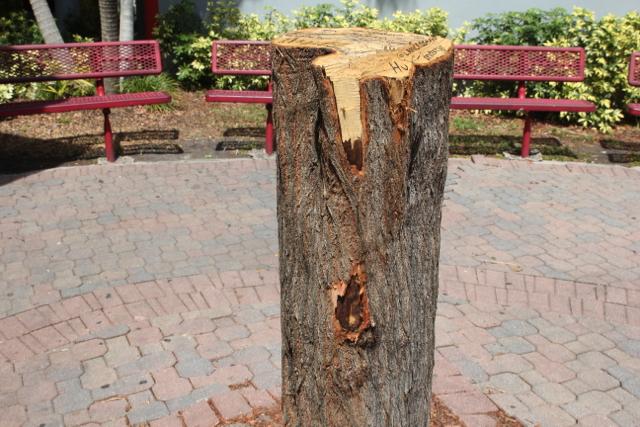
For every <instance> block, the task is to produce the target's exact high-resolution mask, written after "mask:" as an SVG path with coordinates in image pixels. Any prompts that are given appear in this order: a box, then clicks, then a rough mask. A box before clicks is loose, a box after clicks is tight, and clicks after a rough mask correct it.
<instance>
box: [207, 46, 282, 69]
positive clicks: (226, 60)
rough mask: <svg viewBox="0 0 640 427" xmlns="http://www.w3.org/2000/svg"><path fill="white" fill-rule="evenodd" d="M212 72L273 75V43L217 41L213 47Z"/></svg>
mask: <svg viewBox="0 0 640 427" xmlns="http://www.w3.org/2000/svg"><path fill="white" fill-rule="evenodd" d="M211 71H212V72H213V73H214V74H229V75H253V76H267V75H271V43H270V42H266V41H246V40H217V41H214V42H213V43H212V45H211Z"/></svg>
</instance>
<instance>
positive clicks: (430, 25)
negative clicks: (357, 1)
mask: <svg viewBox="0 0 640 427" xmlns="http://www.w3.org/2000/svg"><path fill="white" fill-rule="evenodd" d="M379 28H381V29H385V30H389V31H398V32H402V33H416V34H424V35H427V36H439V37H447V36H448V35H449V33H450V30H449V27H448V15H447V12H445V11H444V10H442V9H439V8H437V7H432V8H430V9H426V10H424V11H420V10H416V11H415V12H410V13H405V12H400V11H398V12H395V13H394V14H393V18H392V19H387V18H385V19H384V21H382V22H381V23H380V27H379Z"/></svg>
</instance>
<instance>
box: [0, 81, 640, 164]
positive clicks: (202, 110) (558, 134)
mask: <svg viewBox="0 0 640 427" xmlns="http://www.w3.org/2000/svg"><path fill="white" fill-rule="evenodd" d="M173 99H174V102H173V103H172V104H171V105H172V109H171V110H169V111H151V110H149V109H148V108H146V107H134V108H117V109H114V110H112V115H111V123H112V127H113V130H114V132H115V140H116V141H117V142H119V143H120V146H121V152H120V154H121V155H122V154H124V155H132V156H136V158H137V159H141V160H146V159H147V158H145V157H144V156H145V155H154V154H155V155H156V156H155V157H152V158H151V160H156V159H158V158H162V159H165V158H166V159H174V158H176V159H177V158H209V157H219V156H221V155H220V152H221V151H225V150H226V151H227V152H229V151H236V152H241V151H242V150H247V149H250V148H259V147H261V146H262V144H263V138H264V121H265V117H266V113H265V108H264V106H262V105H247V104H211V103H207V102H205V101H204V94H203V93H202V92H183V91H177V92H176V93H175V94H173ZM636 123H637V122H636ZM450 129H451V138H450V140H451V153H452V154H460V155H469V154H488V155H492V154H501V153H502V152H504V151H507V152H510V153H513V154H517V153H518V152H519V144H520V140H521V136H522V120H521V119H519V118H517V117H505V116H498V115H484V114H477V113H474V112H469V111H452V112H451V126H450ZM533 136H534V138H533V145H532V148H533V149H538V150H540V151H541V152H542V153H543V155H544V157H545V158H551V159H561V160H582V161H593V162H599V163H610V162H623V163H624V162H638V161H640V159H638V156H640V154H639V153H640V127H638V126H637V125H634V124H633V123H631V124H627V125H621V126H619V127H618V128H617V129H616V130H615V131H614V132H613V133H612V134H609V135H603V134H600V133H598V132H596V131H594V130H589V129H583V128H580V127H577V126H562V125H558V124H556V123H545V122H544V121H540V120H536V121H535V122H534V128H533ZM157 155H161V156H157ZM103 156H104V148H103V137H102V114H101V112H100V111H80V112H73V113H63V114H40V115H34V116H21V117H14V118H6V119H0V173H9V172H21V171H29V170H35V169H42V168H49V167H56V166H59V165H74V164H86V163H95V161H96V159H97V158H98V157H103ZM223 157H227V156H226V155H225V156H223Z"/></svg>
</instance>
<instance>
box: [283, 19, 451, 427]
mask: <svg viewBox="0 0 640 427" xmlns="http://www.w3.org/2000/svg"><path fill="white" fill-rule="evenodd" d="M273 45H274V51H273V81H274V121H275V128H276V142H277V145H278V159H277V162H278V227H279V244H280V255H279V256H280V284H281V290H282V301H281V310H282V333H283V347H282V352H283V365H282V369H283V389H282V398H283V413H284V420H285V424H286V425H290V426H321V425H331V426H334V425H335V426H411V427H413V426H427V424H428V417H429V399H430V392H431V371H432V367H433V348H434V347H433V345H434V342H433V340H434V319H435V308H436V298H437V278H438V258H439V247H440V215H441V202H442V194H443V189H444V181H445V176H446V159H447V149H448V141H447V138H448V136H447V135H448V128H447V126H448V120H447V118H448V114H449V102H450V98H451V78H452V63H453V62H452V61H453V55H452V46H451V43H450V42H449V41H447V40H443V39H434V38H429V37H424V36H417V35H410V34H396V33H385V32H380V31H373V30H363V29H332V30H318V29H314V30H303V31H298V32H294V33H290V34H288V35H285V36H284V37H281V38H278V39H276V40H274V44H273Z"/></svg>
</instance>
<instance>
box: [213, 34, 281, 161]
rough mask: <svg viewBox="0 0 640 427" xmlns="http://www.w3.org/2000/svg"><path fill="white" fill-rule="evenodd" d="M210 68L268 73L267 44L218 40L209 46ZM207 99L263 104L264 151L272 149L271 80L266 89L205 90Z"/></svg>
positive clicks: (221, 71) (240, 73)
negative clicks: (264, 113) (265, 119)
mask: <svg viewBox="0 0 640 427" xmlns="http://www.w3.org/2000/svg"><path fill="white" fill-rule="evenodd" d="M211 71H212V72H213V73H214V74H217V75H232V76H271V43H270V42H265V41H247V40H218V41H214V42H213V44H212V46H211ZM205 99H206V101H207V102H240V103H249V104H265V106H266V108H267V125H266V136H265V151H266V152H267V154H271V153H272V152H273V148H274V147H273V120H272V116H271V104H272V102H273V93H272V90H271V82H269V85H268V87H267V89H266V90H228V89H214V90H209V91H207V93H206V96H205Z"/></svg>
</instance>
